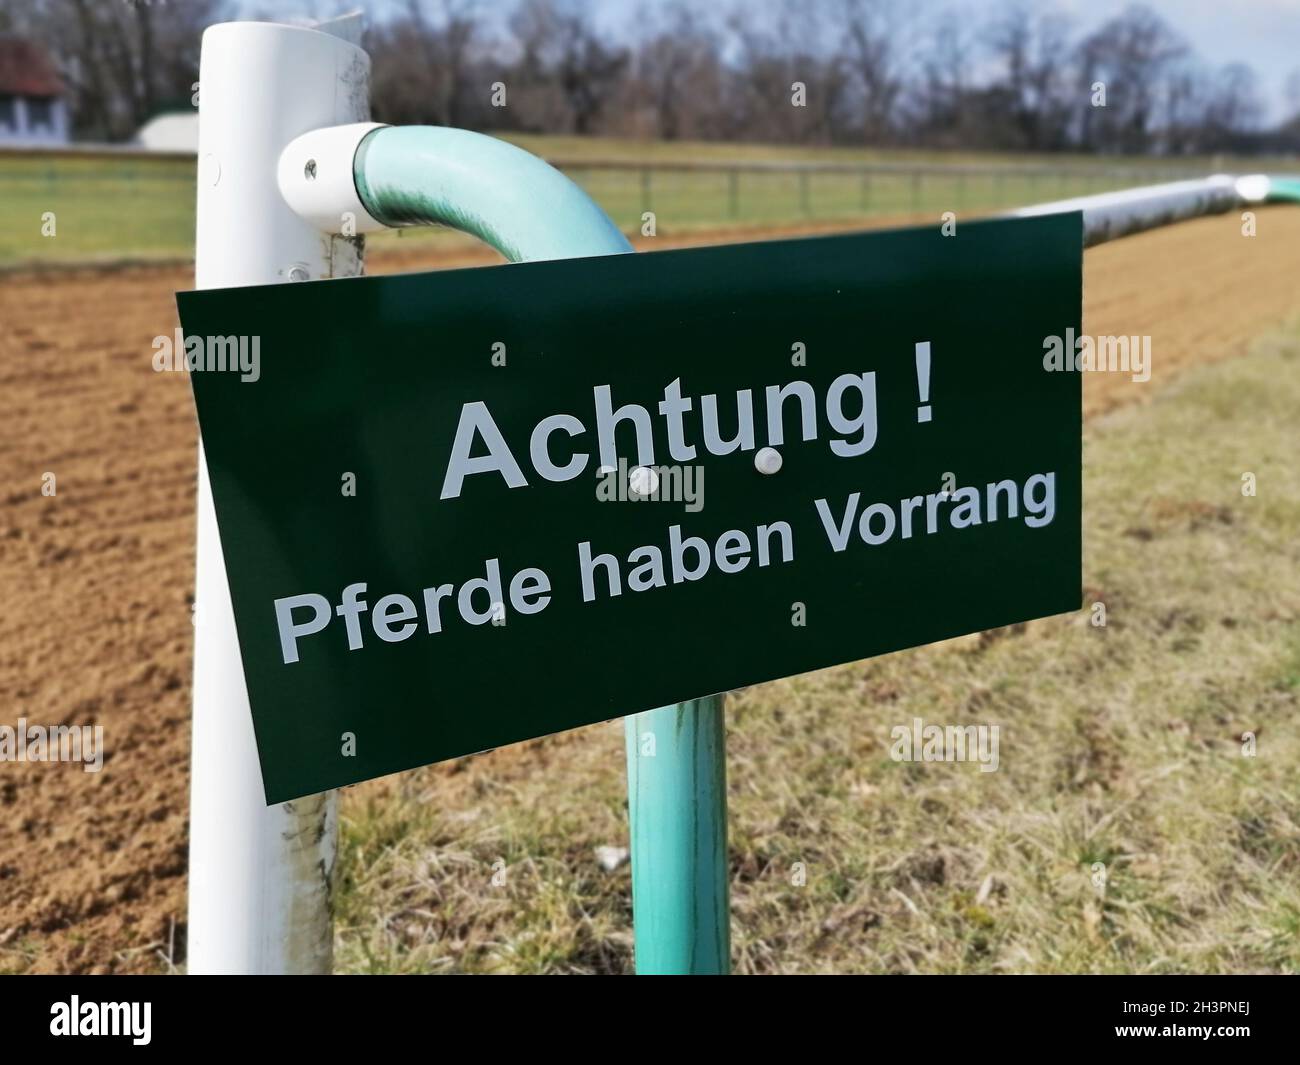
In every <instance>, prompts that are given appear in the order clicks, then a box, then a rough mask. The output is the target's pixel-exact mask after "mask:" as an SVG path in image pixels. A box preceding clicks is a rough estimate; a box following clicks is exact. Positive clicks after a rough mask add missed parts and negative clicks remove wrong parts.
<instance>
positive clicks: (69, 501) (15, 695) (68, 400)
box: [0, 209, 1300, 972]
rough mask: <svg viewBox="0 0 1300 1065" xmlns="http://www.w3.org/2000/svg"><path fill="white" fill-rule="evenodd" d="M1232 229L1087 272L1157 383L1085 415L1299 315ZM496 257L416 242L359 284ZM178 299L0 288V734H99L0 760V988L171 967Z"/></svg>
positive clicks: (180, 499)
mask: <svg viewBox="0 0 1300 1065" xmlns="http://www.w3.org/2000/svg"><path fill="white" fill-rule="evenodd" d="M1239 226H1240V223H1239V221H1238V219H1237V217H1236V216H1235V215H1227V216H1222V217H1219V218H1214V219H1206V220H1202V221H1198V222H1194V223H1185V224H1182V225H1179V226H1176V227H1174V228H1172V229H1168V230H1164V231H1161V232H1158V233H1153V234H1147V235H1144V236H1140V237H1132V238H1129V239H1127V240H1123V241H1119V242H1117V243H1115V244H1113V245H1109V246H1106V247H1102V248H1098V249H1095V250H1093V251H1090V252H1089V253H1088V254H1087V256H1086V259H1085V266H1086V279H1085V280H1086V283H1085V316H1084V324H1085V328H1086V329H1087V330H1088V331H1089V332H1091V333H1094V334H1124V335H1131V334H1137V335H1144V334H1149V335H1151V336H1152V337H1153V347H1154V375H1153V378H1152V381H1151V382H1150V383H1149V384H1146V385H1138V384H1134V383H1132V382H1130V381H1129V379H1128V378H1127V377H1125V376H1123V375H1108V376H1107V375H1097V376H1094V377H1091V378H1089V379H1088V380H1087V381H1086V384H1085V397H1086V400H1085V407H1086V410H1087V411H1088V413H1090V414H1095V413H1097V412H1099V411H1102V410H1105V409H1107V408H1109V407H1112V406H1115V405H1118V404H1123V403H1128V402H1141V401H1143V400H1144V399H1145V398H1146V397H1147V396H1148V395H1149V394H1150V391H1151V390H1154V389H1156V388H1159V387H1161V386H1162V385H1164V384H1166V383H1168V381H1169V380H1170V378H1171V376H1172V375H1174V374H1175V373H1176V372H1177V371H1178V369H1179V368H1180V367H1182V366H1186V365H1189V364H1192V363H1197V362H1202V361H1208V360H1212V359H1217V358H1227V357H1232V356H1233V355H1236V354H1240V353H1241V352H1243V351H1244V350H1245V347H1246V345H1247V344H1248V342H1249V341H1250V340H1251V339H1253V338H1254V337H1256V336H1258V335H1259V334H1261V333H1262V332H1265V331H1267V329H1269V328H1270V327H1271V326H1272V325H1274V324H1276V323H1278V322H1280V321H1282V320H1284V319H1286V318H1288V317H1290V316H1291V315H1293V314H1295V313H1297V312H1298V311H1300V284H1298V283H1297V281H1296V279H1297V278H1300V211H1294V210H1285V209H1277V210H1267V211H1262V212H1261V213H1260V216H1259V229H1260V232H1259V236H1258V237H1256V238H1254V239H1244V238H1243V237H1242V236H1241V234H1240V229H1239ZM745 235H746V236H748V235H749V234H745ZM753 235H755V236H757V235H758V234H753ZM769 235H770V234H769ZM735 238H736V234H735V233H732V234H729V235H728V237H727V238H725V239H735ZM716 239H722V238H719V237H718V235H716V234H714V235H712V236H710V235H697V236H696V237H694V238H692V240H691V241H690V242H710V241H711V240H716ZM681 243H687V242H686V241H682V242H681ZM642 244H643V245H644V246H645V247H646V248H647V249H648V248H650V247H656V248H663V247H667V246H672V244H673V242H671V241H669V240H667V239H665V238H660V239H658V240H657V241H644V242H642ZM490 261H492V256H490V255H489V254H487V253H477V252H473V251H459V250H458V251H455V252H452V253H451V254H448V253H447V252H446V251H445V250H443V251H441V252H439V251H437V250H435V249H431V248H429V247H428V246H427V245H425V246H422V244H421V242H418V241H411V242H405V243H403V244H401V245H397V246H390V247H389V248H388V249H385V251H384V252H383V253H381V254H377V255H375V256H373V257H372V263H371V265H372V272H376V273H382V272H392V271H394V270H412V269H420V268H433V267H439V266H452V265H470V264H472V263H478V262H490ZM189 284H190V274H189V271H188V269H186V268H181V267H150V268H129V269H120V270H113V271H90V270H87V271H80V272H78V271H65V272H60V273H40V274H28V275H10V276H5V277H2V278H0V476H2V477H3V483H4V490H5V495H4V510H3V518H2V519H0V588H3V601H4V611H3V615H2V616H0V707H2V708H3V712H2V713H0V724H10V725H12V724H16V721H17V718H19V717H20V716H22V717H26V718H27V719H28V720H29V721H30V722H31V723H33V724H46V725H48V724H56V723H68V724H73V723H75V724H99V725H102V726H104V734H105V746H106V749H107V755H106V761H105V768H104V771H103V772H101V773H99V774H88V773H85V772H83V771H82V770H81V769H80V768H79V767H77V766H75V765H58V764H43V765H15V764H12V763H0V806H3V817H0V971H6V970H8V971H15V970H16V971H33V972H107V971H127V972H142V971H158V970H159V969H165V968H166V967H167V961H166V959H167V957H168V954H169V952H170V951H171V947H170V946H169V944H171V943H172V942H173V931H174V933H175V935H174V942H175V944H176V947H175V952H174V955H175V956H174V960H175V961H176V962H177V963H181V962H183V943H184V927H183V926H184V920H185V870H186V810H187V805H188V794H187V792H188V762H189V730H188V715H189V684H190V653H191V639H192V628H191V624H190V605H191V590H192V583H193V566H194V524H193V513H194V464H195V426H194V418H193V412H192V406H191V403H190V396H189V388H188V384H187V382H186V381H185V379H184V377H183V376H182V375H178V374H156V373H154V372H153V370H152V367H151V364H150V356H151V348H150V342H151V340H152V338H153V337H154V336H156V335H158V334H161V333H167V332H170V331H171V330H172V329H173V328H174V327H175V325H176V315H175V304H174V300H173V293H174V291H175V290H176V289H179V288H185V287H188V286H189ZM47 471H50V472H53V473H54V474H55V475H56V477H57V495H56V496H55V497H53V498H47V497H45V496H42V494H41V479H42V475H43V474H44V473H45V472H47Z"/></svg>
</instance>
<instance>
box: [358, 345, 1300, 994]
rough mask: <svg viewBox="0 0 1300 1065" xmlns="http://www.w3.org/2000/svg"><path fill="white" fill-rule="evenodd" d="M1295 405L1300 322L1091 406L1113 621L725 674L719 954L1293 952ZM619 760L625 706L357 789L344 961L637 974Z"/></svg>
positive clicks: (1177, 965)
mask: <svg viewBox="0 0 1300 1065" xmlns="http://www.w3.org/2000/svg"><path fill="white" fill-rule="evenodd" d="M1297 424H1300V336H1297V334H1296V333H1294V332H1292V333H1289V334H1286V335H1285V336H1282V337H1279V338H1277V339H1274V340H1271V341H1269V342H1266V343H1263V344H1260V345H1257V346H1256V348H1255V350H1254V352H1253V353H1252V354H1251V355H1250V356H1249V357H1247V358H1243V359H1238V360H1233V361H1230V362H1226V363H1220V364H1217V365H1214V366H1208V367H1203V368H1198V369H1192V370H1189V371H1187V372H1186V374H1185V375H1184V376H1183V377H1181V378H1180V379H1179V381H1178V382H1177V383H1176V384H1175V385H1174V386H1173V387H1171V388H1169V389H1167V390H1164V391H1161V392H1157V393H1154V394H1153V397H1152V401H1151V402H1150V403H1149V404H1146V405H1143V406H1141V407H1130V408H1128V409H1125V410H1122V411H1118V412H1116V413H1113V414H1111V415H1109V416H1107V417H1106V418H1105V419H1103V420H1101V421H1097V422H1095V423H1092V424H1091V425H1090V426H1089V429H1088V433H1087V440H1086V450H1085V464H1086V479H1085V552H1086V554H1085V580H1086V582H1087V598H1088V603H1089V606H1091V604H1093V603H1102V604H1104V605H1105V608H1106V620H1107V624H1106V626H1105V627H1104V628H1101V627H1096V626H1094V625H1093V624H1092V623H1091V620H1092V616H1093V614H1092V611H1091V610H1090V609H1085V610H1084V611H1082V612H1080V613H1078V614H1072V615H1064V616H1061V617H1056V618H1050V619H1046V620H1043V621H1038V622H1034V623H1032V624H1030V625H1027V626H1016V627H1014V628H1013V629H1010V630H1000V631H998V632H993V633H985V634H982V635H979V636H974V637H969V638H965V639H963V640H956V641H949V642H948V643H945V644H941V645H935V646H931V647H925V648H920V649H917V650H913V651H908V652H903V653H900V654H895V655H889V656H886V657H882V658H878V659H873V660H869V661H865V662H860V663H856V664H853V665H848V666H843V667H840V668H837V669H830V670H825V671H822V672H819V673H814V674H808V675H805V676H801V677H794V678H790V679H787V680H784V681H780V682H777V683H773V684H766V685H761V686H758V687H754V688H750V689H747V690H745V691H743V692H740V693H737V694H735V695H733V696H732V697H731V699H730V701H729V736H728V744H729V752H728V772H729V775H730V777H729V791H730V796H731V799H730V801H731V825H730V831H731V868H732V900H733V925H732V927H733V939H734V949H733V955H734V959H735V967H736V969H737V971H739V972H860V971H865V972H1102V973H1104V972H1261V971H1263V972H1277V971H1291V970H1295V969H1296V968H1297V967H1298V966H1300V947H1298V946H1297V943H1298V942H1300V941H1298V940H1297V932H1300V878H1298V877H1297V871H1298V870H1297V866H1300V779H1298V778H1300V718H1298V716H1297V709H1298V708H1300V706H1298V704H1300V466H1298V464H1297V462H1296V456H1295V443H1296V439H1297V433H1296V426H1297ZM1245 472H1251V473H1254V474H1255V476H1256V478H1257V483H1258V495H1257V496H1255V497H1253V498H1250V497H1245V496H1243V495H1242V492H1241V477H1242V474H1243V473H1245ZM574 683H575V685H580V684H581V677H575V678H574ZM514 697H515V698H518V699H525V700H526V699H527V698H528V691H527V684H526V680H525V679H523V678H521V679H520V681H519V687H518V689H517V692H516V694H515V696H514ZM914 717H920V718H923V719H924V720H925V721H926V722H934V723H941V724H959V725H965V724H988V725H993V724H997V725H999V726H1000V729H1001V745H1000V757H1001V767H1000V769H999V771H998V772H994V773H981V772H979V771H978V767H977V766H975V765H973V764H965V765H954V764H936V763H925V764H916V763H898V762H894V761H892V760H891V759H890V757H889V747H890V730H891V728H893V727H894V726H896V725H905V724H907V723H908V722H910V721H911V720H912V718H914ZM1246 732H1252V733H1254V734H1255V736H1256V737H1257V744H1258V748H1257V754H1256V755H1255V756H1254V757H1247V756H1245V755H1243V748H1242V735H1243V733H1246ZM622 758H623V753H622V730H621V725H620V724H619V723H617V722H614V723H607V724H604V725H598V726H594V727H591V728H588V729H583V730H579V731H576V732H572V733H567V734H564V735H561V736H557V737H552V738H550V739H547V740H542V741H536V742H532V743H528V744H523V745H519V746H517V747H513V748H509V749H503V750H501V751H497V752H493V753H491V754H488V755H483V756H478V757H475V758H469V759H463V760H460V761H458V762H456V763H452V764H447V765H441V766H435V767H430V768H428V769H425V770H421V771H418V772H415V773H411V774H407V775H404V776H401V777H394V778H389V779H386V780H383V781H377V782H372V783H370V784H367V785H362V786H359V787H356V788H353V789H350V790H349V792H348V794H347V797H346V799H345V803H344V808H343V818H344V828H343V850H342V855H341V860H340V865H339V882H340V891H339V897H338V907H339V918H340V919H339V923H338V941H337V947H338V950H337V955H338V958H337V962H338V967H339V968H340V969H342V970H345V971H379V972H394V971H396V972H439V971H475V972H481V971H511V972H627V971H630V969H631V966H632V957H631V955H632V949H631V931H630V918H631V909H630V900H629V876H628V869H627V866H626V865H623V866H622V867H620V868H618V869H616V870H614V871H613V872H607V871H605V870H604V869H603V868H602V867H601V865H600V864H599V863H598V861H597V859H596V855H595V848H597V847H598V846H601V845H625V842H626V834H627V832H626V823H625V816H626V815H625V808H624V790H623V789H624V771H623V763H622ZM796 863H802V867H803V868H804V869H806V874H807V882H806V884H805V885H804V886H796V885H795V883H794V882H793V881H794V879H796V878H795V877H794V876H793V872H794V870H795V869H796ZM1096 863H1102V864H1103V865H1104V866H1105V870H1106V883H1105V888H1104V891H1101V890H1098V888H1097V887H1096V886H1095V884H1094V867H1095V865H1096ZM494 878H495V879H494Z"/></svg>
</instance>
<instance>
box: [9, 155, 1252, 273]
mask: <svg viewBox="0 0 1300 1065" xmlns="http://www.w3.org/2000/svg"><path fill="white" fill-rule="evenodd" d="M509 139H510V140H512V141H514V142H515V143H518V144H520V145H521V146H522V147H525V148H527V149H528V150H529V151H533V152H536V153H538V154H540V155H543V156H545V157H548V158H553V159H561V160H566V161H570V162H572V163H574V164H575V165H573V166H570V167H568V173H569V174H570V176H571V177H573V178H574V180H576V181H577V182H578V183H579V184H581V185H582V186H583V187H584V188H586V189H587V191H588V192H589V193H590V194H591V195H592V196H593V197H594V198H595V199H596V201H597V202H598V203H600V205H601V206H602V207H604V208H605V210H606V211H607V212H608V213H609V214H610V215H611V217H613V218H614V220H615V221H616V222H617V223H618V224H619V225H620V226H622V227H624V228H625V229H628V230H639V229H640V228H641V225H642V215H643V212H645V211H653V212H655V215H656V224H657V227H658V230H659V232H661V233H665V234H666V233H669V232H672V231H674V230H681V229H688V228H692V227H713V226H726V225H752V224H767V223H797V222H800V221H805V220H821V221H827V220H836V219H844V220H851V219H854V218H865V217H870V216H872V215H883V216H897V215H903V214H917V213H925V214H935V215H937V214H938V213H940V212H942V211H948V210H952V211H958V212H963V211H972V212H974V211H988V210H994V209H997V208H1000V207H1014V206H1018V205H1022V204H1026V203H1033V202H1036V201H1042V200H1049V199H1057V198H1063V197H1067V196H1076V195H1083V194H1085V193H1090V192H1103V191H1106V190H1107V189H1111V188H1115V187H1117V184H1121V183H1123V180H1130V179H1122V180H1121V179H1118V178H1116V177H1114V176H1113V174H1112V173H1111V172H1112V171H1113V170H1114V168H1115V167H1116V166H1135V165H1136V166H1146V167H1148V168H1153V169H1154V168H1164V169H1167V168H1168V165H1169V164H1167V163H1153V162H1152V161H1151V160H1141V159H1129V160H1125V159H1113V158H1097V157H1085V156H1079V157H1066V156H1026V155H1004V154H994V153H986V154H978V153H941V152H913V151H882V150H866V149H863V150H855V149H844V148H820V149H818V148H788V147H774V146H772V145H737V144H707V143H692V142H685V143H683V142H675V143H662V142H642V141H629V140H618V139H610V138H591V137H585V138H584V137H543V136H511V137H510V138H509ZM597 159H600V160H617V161H624V162H627V163H629V164H632V163H646V164H649V165H650V167H653V164H654V163H655V162H661V161H673V160H682V159H691V160H708V161H712V162H716V163H720V164H726V163H734V162H746V161H756V160H763V161H771V160H785V161H788V162H804V163H808V162H835V163H855V162H856V163H870V162H891V163H918V164H919V163H929V164H933V163H949V164H955V163H973V164H983V165H990V166H998V165H1003V166H1006V165H1015V164H1038V165H1045V166H1052V167H1061V168H1072V169H1076V170H1079V169H1081V170H1083V171H1084V173H1083V174H1082V175H1080V174H1075V175H1074V176H1069V177H1060V176H1057V175H1045V176H1042V177H1038V178H1027V177H1024V176H1015V175H1006V176H1003V177H997V178H994V177H987V176H969V177H965V178H963V177H959V176H956V175H951V176H949V175H937V176H936V175H927V176H925V177H923V178H920V179H914V178H913V177H912V176H911V175H908V174H889V175H877V176H875V177H873V178H871V179H870V180H869V181H866V182H864V181H863V180H862V179H861V178H860V177H858V176H857V175H852V174H816V175H809V176H808V177H806V178H801V177H799V176H798V175H796V174H791V173H766V174H755V173H746V174H739V175H737V176H736V177H734V178H733V177H732V176H730V175H729V174H727V173H720V172H716V171H714V172H704V173H696V172H676V171H666V170H654V169H652V168H651V169H647V170H645V171H644V172H643V171H639V170H626V171H609V170H599V169H593V168H591V167H583V166H582V165H581V164H582V162H583V161H584V160H597ZM1202 164H1203V165H1202ZM1178 165H1179V168H1180V169H1184V170H1186V171H1187V172H1189V173H1194V172H1205V173H1208V172H1210V170H1212V169H1222V168H1223V166H1224V161H1223V160H1203V161H1180V162H1179V164H1178ZM1260 165H1261V164H1260V163H1259V162H1258V161H1255V162H1254V163H1253V164H1252V168H1258V167H1259V166H1260ZM194 201H195V187H194V164H193V163H192V162H189V161H186V160H176V159H147V158H145V159H140V158H131V159H124V158H114V157H112V156H105V157H103V158H89V159H88V158H62V159H60V158H56V157H54V156H29V155H2V154H0V266H7V265H8V266H12V265H15V264H28V263H55V262H57V263H80V262H94V261H104V260H121V259H127V260H140V259H155V258H171V259H187V258H189V257H191V256H192V255H193V250H194ZM47 212H53V214H54V216H55V226H56V231H55V233H54V235H52V236H49V235H45V234H43V232H42V226H43V224H44V221H45V219H44V216H45V215H46V213H47ZM416 233H418V236H416ZM431 234H432V235H434V236H435V239H436V232H434V231H430V230H420V231H408V232H407V235H406V237H405V238H404V239H412V237H413V236H414V237H415V239H427V238H428V237H429V236H430V235H431ZM375 239H378V240H379V241H381V242H383V241H388V240H394V239H397V238H396V235H395V234H392V235H390V234H383V235H381V236H380V237H378V238H375Z"/></svg>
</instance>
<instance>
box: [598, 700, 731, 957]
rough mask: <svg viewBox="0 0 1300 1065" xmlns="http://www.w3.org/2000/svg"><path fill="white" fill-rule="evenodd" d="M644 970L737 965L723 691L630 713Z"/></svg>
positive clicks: (636, 900) (635, 880)
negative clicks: (729, 864) (733, 962)
mask: <svg viewBox="0 0 1300 1065" xmlns="http://www.w3.org/2000/svg"><path fill="white" fill-rule="evenodd" d="M624 722H625V726H624V727H625V739H626V743H627V794H628V816H629V819H630V822H631V829H632V902H633V907H634V915H633V917H634V923H635V925H636V971H637V972H638V973H640V974H643V975H647V976H680V975H695V976H709V975H711V976H719V975H726V974H727V973H729V972H730V971H731V920H730V905H729V899H728V868H727V770H726V737H725V722H724V719H723V697H722V696H721V695H713V696H709V697H708V698H706V699H692V700H691V701H689V702H685V703H677V704H676V705H675V706H665V707H661V708H660V709H658V710H647V711H646V712H644V713H641V714H633V715H632V716H630V717H627V718H625V719H624Z"/></svg>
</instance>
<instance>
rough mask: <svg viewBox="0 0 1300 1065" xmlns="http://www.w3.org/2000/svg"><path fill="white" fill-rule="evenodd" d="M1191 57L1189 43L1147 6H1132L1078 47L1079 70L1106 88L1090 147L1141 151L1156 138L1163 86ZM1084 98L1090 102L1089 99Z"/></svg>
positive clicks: (1096, 109)
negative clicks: (1181, 62) (1172, 71)
mask: <svg viewBox="0 0 1300 1065" xmlns="http://www.w3.org/2000/svg"><path fill="white" fill-rule="evenodd" d="M1188 54H1189V49H1188V46H1187V43H1186V42H1185V41H1184V40H1183V38H1182V37H1181V36H1180V35H1179V34H1178V33H1176V32H1175V31H1174V30H1173V29H1172V28H1171V27H1170V26H1169V24H1168V23H1167V22H1165V21H1164V19H1162V18H1161V17H1160V16H1159V15H1157V14H1156V13H1155V12H1154V11H1152V10H1151V9H1150V8H1147V7H1140V6H1136V7H1129V8H1127V9H1126V10H1125V11H1124V12H1123V13H1122V14H1120V15H1117V16H1116V17H1115V18H1113V19H1110V20H1109V21H1108V22H1106V23H1105V24H1104V25H1103V26H1101V27H1100V28H1099V29H1098V30H1097V31H1096V32H1095V33H1093V34H1092V35H1091V36H1090V37H1088V38H1087V39H1085V40H1084V41H1083V42H1082V45H1081V46H1080V55H1081V59H1082V61H1081V63H1080V69H1081V70H1082V71H1084V72H1085V77H1086V78H1087V79H1088V82H1089V84H1088V85H1085V86H1084V91H1087V90H1088V89H1090V87H1091V83H1092V82H1101V83H1103V84H1104V87H1105V94H1106V105H1105V107H1104V108H1103V107H1094V108H1092V109H1091V112H1090V118H1091V122H1090V123H1089V125H1088V127H1087V130H1086V136H1087V143H1086V145H1085V146H1086V147H1096V148H1099V149H1101V150H1103V151H1121V152H1142V151H1145V150H1147V149H1148V148H1149V147H1150V146H1151V144H1152V143H1153V140H1154V133H1155V130H1156V123H1157V119H1158V117H1159V107H1160V98H1161V87H1162V85H1163V83H1164V80H1165V78H1166V76H1167V75H1168V73H1169V71H1170V70H1171V69H1172V68H1173V67H1174V66H1175V65H1176V64H1177V63H1178V62H1180V61H1181V60H1183V59H1184V58H1185V57H1186V56H1187V55H1188ZM1085 99H1086V98H1085Z"/></svg>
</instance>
